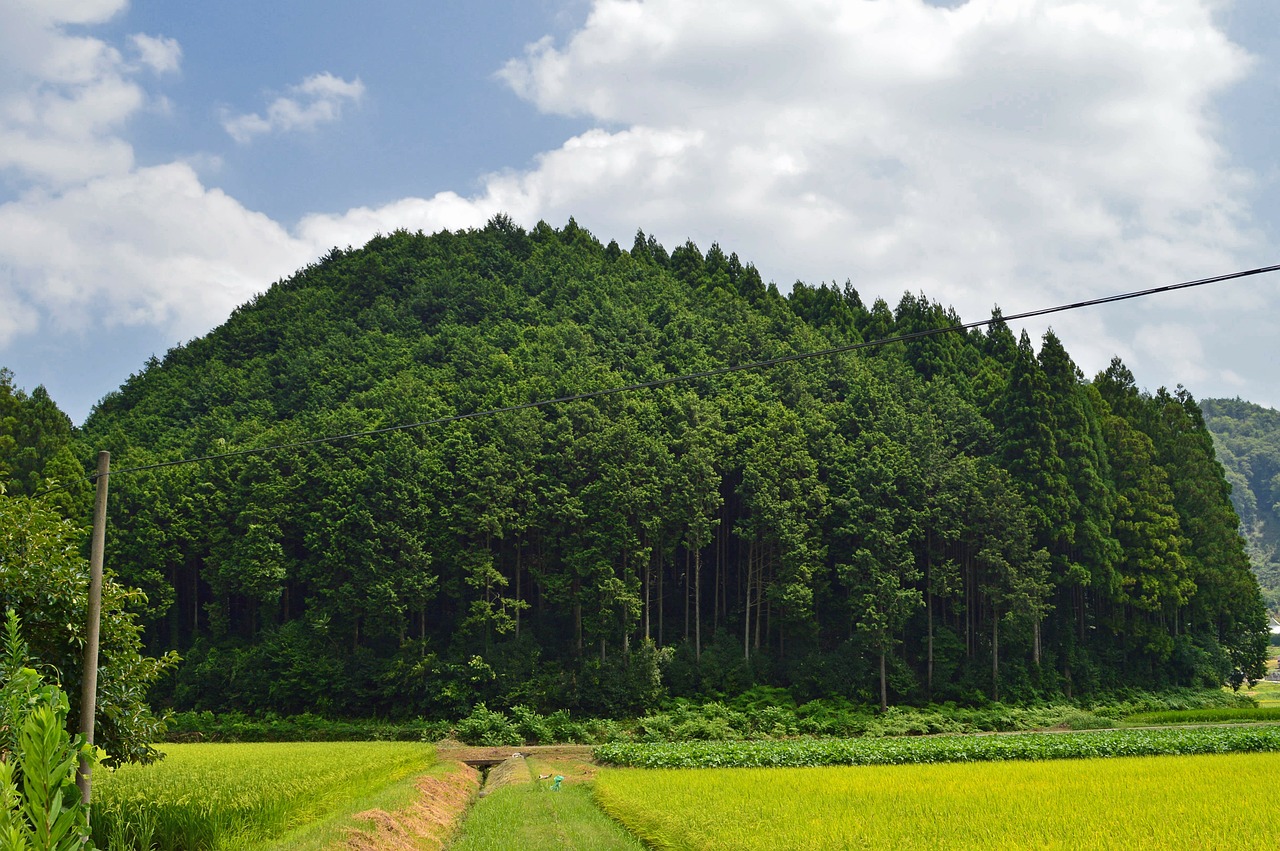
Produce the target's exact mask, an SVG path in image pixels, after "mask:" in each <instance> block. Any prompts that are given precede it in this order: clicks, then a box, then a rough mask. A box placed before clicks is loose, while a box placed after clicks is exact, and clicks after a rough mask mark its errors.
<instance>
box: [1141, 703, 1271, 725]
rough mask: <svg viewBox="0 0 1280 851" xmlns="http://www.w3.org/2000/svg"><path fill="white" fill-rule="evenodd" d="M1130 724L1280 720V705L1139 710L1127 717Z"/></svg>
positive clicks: (1232, 722)
mask: <svg viewBox="0 0 1280 851" xmlns="http://www.w3.org/2000/svg"><path fill="white" fill-rule="evenodd" d="M1124 720H1125V723H1128V724H1247V723H1256V722H1262V721H1266V722H1272V723H1274V722H1277V721H1280V706H1259V707H1256V708H1248V707H1245V708H1241V709H1171V710H1166V711H1164V712H1139V713H1137V714H1135V715H1130V716H1129V717H1127V718H1125V719H1124Z"/></svg>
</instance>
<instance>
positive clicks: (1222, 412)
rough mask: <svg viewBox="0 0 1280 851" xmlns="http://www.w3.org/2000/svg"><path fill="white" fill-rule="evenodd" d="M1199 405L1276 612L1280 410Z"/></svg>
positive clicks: (1238, 403)
mask: <svg viewBox="0 0 1280 851" xmlns="http://www.w3.org/2000/svg"><path fill="white" fill-rule="evenodd" d="M1200 407H1201V409H1202V410H1203V414H1204V423H1205V425H1206V427H1207V429H1208V431H1209V433H1210V434H1211V435H1213V445H1214V450H1215V454H1216V457H1217V460H1218V461H1219V462H1220V463H1221V464H1222V466H1223V467H1224V468H1226V479H1227V482H1229V483H1230V485H1231V503H1232V506H1233V507H1234V508H1235V512H1236V514H1237V515H1238V516H1239V518H1240V532H1241V533H1242V534H1243V535H1244V537H1245V540H1246V541H1247V542H1248V549H1249V558H1250V561H1251V562H1252V564H1253V569H1254V571H1255V572H1256V573H1257V576H1258V583H1259V584H1260V585H1261V586H1262V592H1263V595H1264V596H1265V598H1266V603H1267V607H1268V608H1270V609H1271V611H1273V612H1276V611H1280V411H1275V410H1273V409H1271V408H1264V407H1262V406H1260V405H1253V404H1250V403H1249V402H1245V401H1243V400H1241V399H1201V400H1200Z"/></svg>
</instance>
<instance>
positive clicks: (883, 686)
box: [880, 649, 889, 709]
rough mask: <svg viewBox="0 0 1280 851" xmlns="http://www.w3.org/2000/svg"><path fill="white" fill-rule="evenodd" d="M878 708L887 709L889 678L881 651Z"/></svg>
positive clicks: (882, 651)
mask: <svg viewBox="0 0 1280 851" xmlns="http://www.w3.org/2000/svg"><path fill="white" fill-rule="evenodd" d="M880 708H881V709H888V708H889V678H888V675H887V674H886V672H885V664H884V650H883V649H881V651H880Z"/></svg>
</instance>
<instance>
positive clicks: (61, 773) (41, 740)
mask: <svg viewBox="0 0 1280 851" xmlns="http://www.w3.org/2000/svg"><path fill="white" fill-rule="evenodd" d="M30 661H31V660H30V658H29V657H28V651H27V645H26V643H25V642H23V641H22V638H21V636H20V634H19V623H18V616H17V614H16V613H15V612H14V611H13V609H10V610H9V611H8V615H7V618H6V623H5V646H4V657H3V660H0V662H2V667H3V674H4V679H3V680H0V843H3V846H4V847H5V848H6V849H19V851H20V849H27V848H31V849H41V851H79V849H80V848H82V847H84V846H85V844H86V843H87V839H88V835H89V821H88V819H89V812H88V807H86V806H84V804H82V803H81V798H80V790H79V789H78V788H77V787H76V771H77V768H78V767H79V763H80V760H82V759H83V760H86V761H88V763H89V765H90V766H92V765H93V764H94V763H96V762H97V761H98V756H99V752H98V751H97V750H96V749H95V748H94V747H93V746H92V745H90V744H88V743H87V742H86V741H85V738H84V736H81V735H77V736H76V737H75V738H74V739H73V738H72V737H71V736H70V735H69V734H68V733H67V731H66V723H67V711H68V709H69V706H70V704H69V702H68V700H67V696H66V694H64V693H63V692H62V690H61V689H59V688H58V687H57V686H52V685H46V684H45V683H44V681H43V678H42V677H41V676H40V674H39V673H37V672H36V671H35V669H33V668H31V667H29V665H30Z"/></svg>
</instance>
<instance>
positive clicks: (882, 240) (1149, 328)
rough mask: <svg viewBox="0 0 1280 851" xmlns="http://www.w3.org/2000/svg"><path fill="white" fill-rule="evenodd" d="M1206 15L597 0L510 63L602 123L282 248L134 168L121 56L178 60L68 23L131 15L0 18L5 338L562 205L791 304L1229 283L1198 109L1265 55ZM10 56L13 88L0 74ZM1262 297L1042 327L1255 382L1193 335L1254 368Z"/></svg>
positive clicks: (1222, 159)
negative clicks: (793, 294) (1220, 340)
mask: <svg viewBox="0 0 1280 851" xmlns="http://www.w3.org/2000/svg"><path fill="white" fill-rule="evenodd" d="M3 2H5V0H0V3H3ZM9 3H10V4H11V5H12V3H13V0H9ZM1219 5H1220V4H1219V2H1218V0H1072V2H1067V0H968V2H966V3H963V4H961V5H958V6H956V7H954V8H943V7H939V6H935V5H930V4H927V3H925V2H923V0H881V2H876V3H866V2H863V3H850V2H833V0H794V1H793V2H781V0H707V2H699V3H690V2H687V0H595V2H594V3H592V5H591V10H590V13H589V15H588V16H587V18H586V20H585V23H584V24H583V25H582V26H581V27H580V28H579V29H578V30H577V31H575V32H574V33H573V34H572V35H571V36H570V37H569V38H568V39H566V40H565V41H564V42H563V43H556V42H555V41H553V40H549V39H546V40H542V41H540V42H537V43H535V44H533V45H531V46H530V47H529V48H528V50H527V51H526V53H525V55H524V56H522V57H519V58H516V59H513V60H512V61H511V62H509V63H508V64H507V65H506V66H505V67H504V68H502V69H501V70H500V72H499V77H500V78H501V79H502V80H503V81H505V82H506V83H507V84H508V85H509V86H510V87H511V88H512V90H513V91H514V92H516V93H517V94H518V95H519V96H520V97H522V98H525V99H526V100H527V101H529V102H530V103H532V104H534V105H535V106H536V107H537V108H538V109H540V110H543V111H546V112H552V113H558V114H564V115H574V116H582V117H586V118H588V119H590V120H592V121H594V122H595V124H596V126H595V129H591V130H589V131H587V132H584V133H581V134H579V135H577V136H575V137H573V138H571V139H569V140H567V141H566V142H565V143H564V144H563V145H561V146H560V147H558V148H555V149H553V150H549V151H546V152H544V153H542V154H541V155H540V156H538V157H537V158H536V159H535V161H534V163H533V164H532V166H531V167H529V168H526V169H521V170H509V171H503V172H499V173H495V174H491V175H488V176H485V177H484V178H483V180H482V181H481V185H480V188H479V190H478V191H476V192H474V193H472V194H469V195H463V194H459V193H457V192H451V191H444V192H439V193H436V194H434V195H432V196H430V197H426V198H404V199H401V200H398V201H395V202H393V203H391V204H387V205H383V206H379V207H361V208H357V209H353V210H349V211H346V212H340V211H339V212H330V213H316V214H313V215H310V216H306V217H304V218H303V219H302V220H301V221H300V222H299V223H298V224H297V226H296V227H295V228H294V229H293V230H292V231H289V230H288V229H287V228H285V227H283V226H281V225H280V224H278V223H276V222H272V221H270V220H269V219H267V218H265V217H263V216H261V215H259V214H257V213H254V212H252V211H249V210H247V209H245V208H244V207H243V206H242V205H241V204H239V203H238V202H237V201H235V199H232V198H230V197H228V196H226V195H225V194H223V193H221V192H219V191H217V190H212V189H209V188H207V187H205V186H203V185H202V184H201V183H200V181H199V180H198V179H197V177H196V176H195V173H194V172H193V171H192V170H191V169H190V168H189V167H187V166H184V165H182V164H179V163H175V164H171V165H168V166H161V167H156V168H147V169H139V168H137V167H135V165H134V163H133V159H132V151H131V149H130V147H129V146H128V144H127V143H125V142H124V141H123V140H122V138H121V136H120V132H119V128H120V127H121V126H122V124H123V123H124V122H125V121H127V119H128V118H129V117H130V116H132V115H133V114H134V113H135V112H136V111H137V110H138V109H139V108H140V107H141V106H142V105H143V104H144V103H145V102H146V101H147V95H146V93H145V92H144V91H143V90H141V88H140V87H139V86H138V85H137V83H136V82H135V81H134V80H133V78H132V77H131V76H130V75H131V73H133V71H131V70H130V69H131V68H133V69H135V70H137V68H138V63H141V66H145V67H147V68H150V69H152V70H154V71H156V72H161V71H164V70H166V69H168V70H171V69H172V68H175V67H176V65H177V63H178V61H179V59H180V48H179V47H178V45H176V43H173V42H171V41H170V40H166V39H163V38H161V37H152V36H134V37H133V38H132V39H131V44H132V48H133V51H134V53H135V54H136V57H137V58H136V61H135V63H134V65H132V66H131V65H130V63H129V62H127V61H126V60H125V59H123V58H122V57H121V55H120V53H119V51H117V50H115V49H114V48H112V47H111V46H110V45H107V44H105V43H103V42H101V41H97V40H94V39H91V38H87V37H83V36H73V35H70V34H68V33H67V32H65V31H64V29H62V27H61V25H62V24H63V23H70V22H72V21H73V20H74V17H73V13H74V15H79V16H80V18H81V19H83V20H84V21H85V22H92V21H94V20H103V19H104V17H103V16H109V15H110V14H113V13H114V11H118V10H119V8H121V7H122V6H123V0H121V2H115V3H110V2H106V0H103V2H98V3H93V2H88V0H86V2H83V3H73V2H70V0H66V2H63V3H61V4H59V7H60V8H62V9H63V12H62V13H61V14H62V15H63V16H62V17H58V16H56V15H54V16H52V17H50V16H49V15H48V14H45V12H44V11H41V12H40V14H37V13H36V12H35V11H32V10H34V9H40V10H44V9H45V8H46V6H45V5H44V4H36V3H34V2H29V3H27V4H25V5H23V6H22V7H21V9H22V10H24V11H23V12H22V14H21V15H17V16H16V19H19V20H20V22H22V26H20V27H18V28H17V29H13V28H8V27H0V169H7V170H8V171H9V172H10V173H13V174H17V175H19V176H20V177H22V178H23V179H24V180H27V181H29V182H30V183H31V184H32V185H31V187H30V188H29V189H28V190H27V191H25V192H24V194H23V195H22V196H21V197H19V198H17V199H15V200H13V201H11V202H10V203H9V204H7V205H4V206H3V207H0V269H3V268H4V267H8V269H9V270H10V271H9V273H8V277H7V278H5V277H2V276H0V297H3V298H6V300H7V299H8V298H9V297H12V298H13V299H14V302H15V304H17V307H16V308H15V309H14V310H13V311H12V312H11V313H10V316H11V317H25V318H24V319H21V321H20V320H18V319H13V318H10V319H8V320H7V323H8V324H7V325H6V324H5V323H4V322H3V321H0V344H2V343H3V340H4V339H5V336H6V334H8V335H10V339H12V335H16V334H18V333H20V332H21V331H22V330H27V331H29V330H30V328H31V327H32V324H33V323H34V322H36V321H48V320H47V317H50V316H57V317H64V319H63V320H62V321H71V320H67V319H65V317H67V316H75V315H76V310H77V308H76V305H81V304H84V303H85V302H86V301H89V302H94V303H97V304H102V305H105V306H106V307H107V309H108V315H109V316H110V317H111V319H112V321H114V322H117V323H145V324H152V325H155V324H159V325H164V326H165V327H170V326H171V327H173V328H175V329H181V330H182V332H183V333H194V332H197V331H199V330H201V329H202V328H206V327H209V326H211V325H213V324H216V323H217V322H220V321H221V320H222V319H223V318H225V316H226V312H227V310H228V309H229V308H230V306H232V305H234V304H235V303H237V302H238V301H239V300H241V299H243V298H245V297H247V296H248V295H249V294H251V293H252V292H255V291H256V290H258V289H261V288H262V287H264V286H265V285H267V284H268V283H269V282H270V281H271V280H272V279H273V278H275V277H278V276H280V275H283V274H287V273H288V272H289V271H291V270H292V269H293V268H296V267H297V266H300V265H303V264H304V263H305V262H307V260H308V259H310V258H313V257H315V256H317V255H318V254H321V253H323V252H324V251H325V250H326V249H327V248H329V247H331V246H334V245H339V246H346V245H360V244H363V242H364V241H365V240H367V239H368V238H369V237H370V236H372V235H373V234H374V233H376V232H383V233H386V232H388V231H391V230H394V229H395V228H399V227H406V228H410V229H422V230H424V231H434V230H437V229H440V228H458V227H467V226H475V225H479V224H482V223H483V222H484V221H485V220H486V219H488V218H489V217H490V216H491V215H492V214H493V213H495V212H499V211H506V212H509V213H511V214H512V215H513V217H515V218H516V220H517V221H520V222H523V223H525V224H533V223H534V222H535V221H537V220H538V219H540V218H542V219H546V220H548V221H551V222H553V223H560V222H564V221H565V220H566V219H567V218H568V217H569V216H571V215H572V216H574V217H575V218H576V219H577V220H578V221H579V222H580V223H582V224H583V225H584V226H586V227H589V228H591V229H592V230H593V231H595V232H596V233H597V235H599V236H601V238H603V239H608V238H610V237H614V238H617V239H618V240H619V241H620V242H623V244H624V245H627V244H629V242H630V237H631V235H632V234H633V233H634V232H635V229H636V227H637V226H640V227H643V228H645V230H647V231H650V232H652V233H655V235H657V236H658V237H659V238H660V239H661V240H663V241H664V242H665V243H666V244H667V245H668V247H673V246H674V245H676V244H679V243H680V242H683V240H684V239H685V238H686V237H691V238H693V239H694V240H696V241H697V242H698V243H699V244H700V245H701V246H702V247H703V248H704V249H705V248H707V247H708V246H709V244H710V243H711V242H712V241H713V240H718V241H719V242H720V243H721V244H722V245H724V246H725V247H726V249H730V250H736V251H738V252H740V253H741V254H742V256H743V259H744V260H750V261H753V262H755V263H756V264H757V265H758V266H759V267H760V269H761V271H762V272H763V273H764V274H765V276H766V278H774V279H776V280H778V281H779V283H781V284H782V285H784V286H785V285H787V284H789V283H790V282H791V281H792V280H795V279H796V278H802V279H805V280H808V281H812V282H816V281H819V280H837V281H843V280H844V279H845V278H846V277H848V278H851V279H852V280H853V283H854V285H855V286H857V287H858V288H859V290H860V291H861V292H862V293H863V295H864V297H866V298H868V299H869V298H872V297H874V296H876V295H883V296H885V297H886V298H888V299H889V300H890V301H891V302H896V299H897V297H898V296H899V295H900V294H901V293H902V291H903V290H911V291H920V290H923V291H924V292H925V293H926V294H928V295H929V296H930V297H932V298H935V299H939V300H941V301H943V302H945V303H949V304H954V305H955V306H956V307H957V308H958V309H959V310H960V312H961V314H962V315H964V316H965V317H966V318H976V317H981V316H983V315H985V314H986V312H987V311H988V310H989V309H990V308H991V307H992V305H993V304H996V303H999V304H1000V305H1001V306H1002V307H1003V308H1004V309H1005V312H1006V314H1010V313H1014V312H1016V311H1019V310H1026V309H1029V308H1035V307H1041V306H1044V305H1047V304H1055V303H1061V302H1068V301H1076V300H1081V299H1085V298H1089V297H1092V296H1097V295H1104V294H1108V293H1112V292H1116V291H1120V290H1128V289H1138V288H1141V287H1145V286H1151V285H1154V284H1161V283H1169V282H1172V281H1176V280H1179V279H1186V278H1192V277H1196V276H1198V275H1202V274H1213V273H1216V272H1221V271H1223V270H1225V269H1229V268H1233V267H1236V266H1237V264H1240V265H1243V262H1244V260H1246V259H1248V258H1252V257H1254V256H1255V255H1256V253H1258V252H1259V251H1260V245H1259V242H1260V241H1259V240H1258V238H1257V235H1256V234H1255V233H1254V232H1253V231H1252V230H1251V229H1250V219H1249V216H1250V211H1249V210H1248V209H1246V208H1244V207H1243V206H1241V203H1240V202H1239V201H1238V200H1237V199H1238V198H1240V197H1241V196H1242V192H1241V190H1242V189H1243V188H1246V187H1247V186H1248V184H1249V181H1250V179H1251V176H1250V175H1248V174H1247V173H1245V172H1243V171H1241V170H1240V169H1238V168H1237V167H1235V166H1234V165H1233V164H1232V163H1231V162H1230V161H1229V160H1228V158H1227V155H1226V153H1225V152H1224V150H1223V148H1222V146H1221V144H1220V143H1219V141H1218V140H1219V135H1220V132H1219V131H1220V128H1219V127H1218V126H1217V125H1216V118H1215V113H1214V111H1213V106H1214V99H1215V97H1217V96H1218V95H1219V94H1220V93H1221V92H1223V91H1224V90H1225V89H1227V88H1228V87H1230V86H1231V85H1232V84H1233V83H1234V82H1235V81H1237V80H1239V79H1241V78H1242V76H1243V75H1245V74H1247V73H1248V71H1249V69H1250V58H1249V57H1248V56H1247V55H1245V53H1244V52H1243V51H1242V50H1240V49H1239V48H1238V47H1236V46H1235V45H1233V44H1232V43H1231V42H1230V41H1229V40H1228V39H1227V38H1226V37H1225V36H1224V35H1223V33H1222V32H1221V30H1220V29H1219V28H1218V26H1217V25H1216V23H1215V20H1214V18H1213V14H1214V11H1215V9H1216V8H1217V7H1218V6H1219ZM2 8H4V7H2V6H0V9H2ZM24 16H25V17H24ZM95 16H96V17H95ZM12 67H17V68H19V69H20V70H21V73H22V74H24V75H25V77H23V79H24V80H27V81H28V82H27V83H24V84H23V85H21V86H13V85H10V84H9V83H7V82H5V80H6V76H5V74H6V73H8V72H9V69H10V68H12ZM363 94H364V86H363V84H362V83H361V82H360V81H359V80H358V79H356V80H350V81H348V80H344V79H342V78H340V77H336V76H334V75H332V74H329V73H323V74H317V75H315V76H312V77H308V78H307V79H306V80H304V81H303V82H302V83H300V84H298V85H296V86H293V87H291V88H290V89H288V90H287V91H286V92H284V93H282V94H281V95H280V96H279V97H276V98H275V99H274V100H273V101H272V102H271V103H270V104H269V105H268V106H267V107H266V108H265V109H264V110H263V111H262V112H261V113H254V114H248V115H238V116H228V117H227V118H226V119H225V121H224V127H225V128H226V130H227V132H228V133H230V134H231V136H232V137H233V138H234V139H236V140H237V141H238V142H241V143H246V142H249V141H251V140H253V139H254V138H256V137H258V136H260V135H263V134H267V133H284V132H289V131H294V130H311V129H314V128H316V127H317V126H319V125H320V124H323V123H325V122H331V121H335V120H337V119H338V118H339V117H340V116H341V111H342V109H343V108H344V107H346V106H348V105H351V104H356V103H359V102H360V100H361V99H362V97H363ZM211 235H212V236H211ZM1250 293H1252V294H1250ZM1266 302H1267V299H1265V298H1263V297H1262V296H1260V295H1258V290H1257V289H1250V288H1228V289H1215V290H1213V291H1212V293H1209V292H1207V291H1206V292H1200V291H1195V292H1190V293H1186V294H1183V295H1181V296H1178V297H1176V298H1173V297H1171V298H1168V299H1162V300H1161V301H1160V302H1158V303H1157V302H1151V303H1143V304H1142V305H1137V306H1131V307H1127V308H1125V309H1123V310H1122V309H1119V308H1117V309H1108V310H1107V311H1093V312H1089V313H1087V314H1086V313H1084V312H1080V313H1072V314H1063V315H1059V316H1056V317H1054V318H1053V324H1054V326H1055V328H1056V329H1057V330H1058V331H1059V334H1060V336H1062V338H1063V340H1064V342H1065V343H1066V344H1067V346H1068V348H1069V350H1070V351H1071V352H1072V354H1073V356H1074V357H1075V358H1076V360H1077V361H1078V362H1080V364H1081V366H1082V368H1084V369H1085V371H1086V372H1087V373H1091V372H1093V371H1094V370H1097V369H1100V368H1102V367H1105V365H1106V362H1107V361H1108V360H1109V359H1110V356H1111V354H1112V353H1119V354H1120V355H1121V356H1122V357H1124V358H1125V360H1126V362H1130V364H1131V366H1133V367H1134V368H1135V372H1136V373H1137V374H1138V376H1139V380H1140V381H1142V382H1143V383H1149V384H1151V385H1153V386H1154V385H1157V384H1162V383H1164V384H1172V383H1175V382H1177V381H1189V380H1191V377H1192V376H1194V377H1195V378H1196V379H1197V380H1198V379H1199V378H1201V377H1203V378H1205V380H1216V381H1219V382H1222V381H1225V382H1228V383H1231V382H1233V381H1236V380H1239V381H1250V382H1254V383H1253V384H1251V385H1250V386H1257V380H1258V378H1257V375H1256V372H1257V370H1253V371H1250V370H1251V369H1252V368H1250V369H1245V368H1243V367H1237V368H1236V372H1235V373H1231V372H1229V371H1228V370H1227V369H1226V368H1225V367H1224V366H1221V364H1223V363H1226V362H1225V361H1221V360H1215V359H1217V358H1219V357H1220V354H1219V352H1218V350H1217V348H1216V347H1215V346H1214V345H1210V344H1207V343H1204V342H1202V341H1203V339H1204V337H1203V334H1204V333H1205V332H1206V329H1208V330H1213V329H1215V328H1216V329H1217V331H1216V333H1220V334H1232V335H1233V340H1232V343H1233V347H1235V348H1240V347H1248V346H1253V347H1254V348H1255V349H1257V350H1258V351H1260V352H1263V353H1265V352H1268V351H1269V349H1268V347H1269V346H1270V347H1273V343H1272V342H1271V341H1272V339H1273V338H1272V336H1271V330H1270V329H1271V328H1272V327H1273V326H1274V322H1273V321H1271V319H1270V315H1269V314H1268V313H1267V312H1266V311H1265V310H1264V309H1262V308H1263V307H1266V306H1267V305H1266ZM1249 308H1252V309H1249ZM1192 311H1194V312H1195V316H1196V321H1191V320H1188V319H1187V315H1188V313H1189V312H1192ZM34 317H46V319H45V320H38V319H36V318H34ZM1046 325H1047V323H1046ZM1042 327H1044V326H1041V328H1042ZM6 328H7V329H8V330H7V331H6ZM1032 330H1033V331H1037V332H1038V330H1040V328H1033V329H1032ZM1259 341H1263V342H1259ZM1256 359H1257V360H1258V362H1259V363H1262V362H1263V361H1264V360H1265V359H1264V358H1256ZM1210 361H1212V362H1213V363H1216V364H1219V365H1217V366H1214V365H1212V364H1210V365H1205V364H1206V363H1208V362H1210ZM1233 365H1234V364H1233ZM1193 390H1194V388H1193ZM1278 392H1280V391H1278ZM1271 398H1275V395H1274V394H1272V396H1271Z"/></svg>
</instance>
